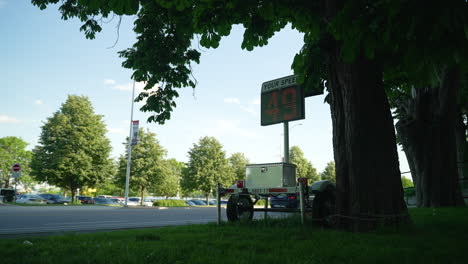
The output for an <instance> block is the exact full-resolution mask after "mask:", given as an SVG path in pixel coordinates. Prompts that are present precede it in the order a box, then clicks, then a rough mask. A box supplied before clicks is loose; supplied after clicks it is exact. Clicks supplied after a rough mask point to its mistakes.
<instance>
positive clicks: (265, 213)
mask: <svg viewBox="0 0 468 264" xmlns="http://www.w3.org/2000/svg"><path fill="white" fill-rule="evenodd" d="M267 209H268V196H267V197H265V211H263V218H265V221H266V220H267V218H268V212H267Z"/></svg>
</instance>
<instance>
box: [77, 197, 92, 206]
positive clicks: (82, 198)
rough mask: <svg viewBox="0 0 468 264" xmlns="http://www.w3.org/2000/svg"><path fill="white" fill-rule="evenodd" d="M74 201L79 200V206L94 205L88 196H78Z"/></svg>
mask: <svg viewBox="0 0 468 264" xmlns="http://www.w3.org/2000/svg"><path fill="white" fill-rule="evenodd" d="M76 199H77V200H79V201H80V202H81V204H94V200H93V198H92V197H89V196H82V195H78V196H76Z"/></svg>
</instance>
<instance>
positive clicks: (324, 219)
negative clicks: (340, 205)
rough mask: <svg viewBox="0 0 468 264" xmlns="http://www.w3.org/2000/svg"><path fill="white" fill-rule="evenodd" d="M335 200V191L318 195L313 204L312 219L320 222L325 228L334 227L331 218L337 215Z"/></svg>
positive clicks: (327, 191)
mask: <svg viewBox="0 0 468 264" xmlns="http://www.w3.org/2000/svg"><path fill="white" fill-rule="evenodd" d="M335 200H336V197H335V191H334V190H326V191H324V192H319V193H317V194H316V195H315V198H314V201H313V204H312V219H313V220H316V221H320V222H321V223H322V224H323V225H324V226H332V225H333V223H332V218H331V216H332V215H333V214H335Z"/></svg>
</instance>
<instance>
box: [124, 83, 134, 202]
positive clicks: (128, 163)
mask: <svg viewBox="0 0 468 264" xmlns="http://www.w3.org/2000/svg"><path fill="white" fill-rule="evenodd" d="M134 101H135V80H134V81H133V89H132V109H131V111H130V133H129V135H128V148H127V153H128V158H127V173H126V175H125V205H124V206H125V207H128V205H127V201H128V186H129V184H130V166H131V163H132V128H133V103H134Z"/></svg>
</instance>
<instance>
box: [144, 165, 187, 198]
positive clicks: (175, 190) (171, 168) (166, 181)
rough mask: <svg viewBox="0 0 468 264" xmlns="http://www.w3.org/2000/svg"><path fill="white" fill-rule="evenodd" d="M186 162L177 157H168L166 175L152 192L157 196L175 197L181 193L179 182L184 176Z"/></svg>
mask: <svg viewBox="0 0 468 264" xmlns="http://www.w3.org/2000/svg"><path fill="white" fill-rule="evenodd" d="M184 167H185V163H183V162H180V161H177V160H176V159H168V160H165V161H164V175H163V178H162V179H161V182H160V183H159V184H157V185H155V186H154V188H153V189H152V192H153V193H154V194H155V195H157V196H164V197H166V198H168V197H173V196H176V195H178V194H179V182H180V179H181V178H182V171H183V169H184Z"/></svg>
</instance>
